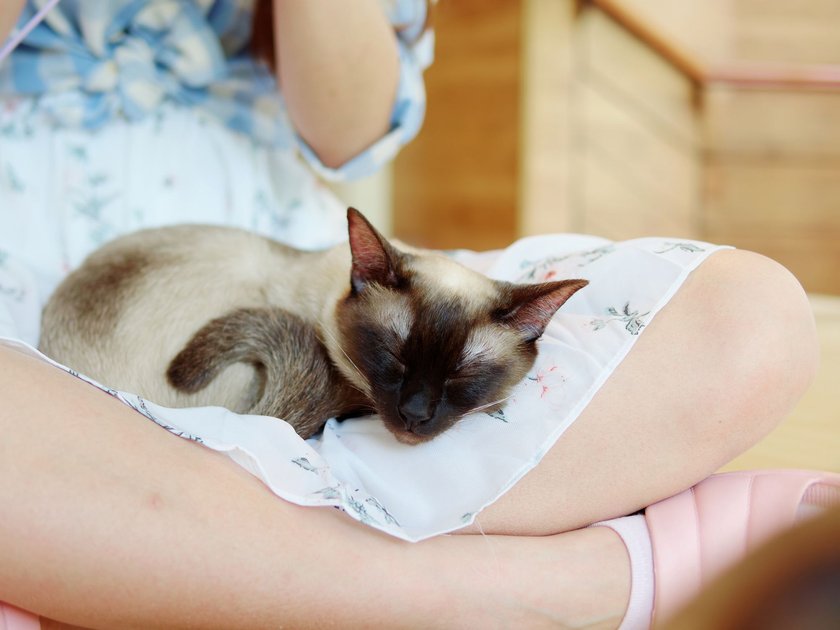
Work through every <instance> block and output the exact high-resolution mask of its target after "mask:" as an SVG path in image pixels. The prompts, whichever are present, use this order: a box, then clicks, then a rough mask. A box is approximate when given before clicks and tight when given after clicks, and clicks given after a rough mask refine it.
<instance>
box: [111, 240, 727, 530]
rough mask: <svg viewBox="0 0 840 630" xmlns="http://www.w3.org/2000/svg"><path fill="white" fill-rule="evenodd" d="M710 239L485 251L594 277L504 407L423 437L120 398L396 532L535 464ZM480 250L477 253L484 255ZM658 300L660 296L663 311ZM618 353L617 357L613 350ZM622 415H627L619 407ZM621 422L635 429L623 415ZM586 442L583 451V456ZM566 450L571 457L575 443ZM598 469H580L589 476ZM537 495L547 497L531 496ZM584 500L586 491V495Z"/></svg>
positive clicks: (567, 482) (509, 269)
mask: <svg viewBox="0 0 840 630" xmlns="http://www.w3.org/2000/svg"><path fill="white" fill-rule="evenodd" d="M712 251H714V248H713V247H709V246H707V245H705V244H701V243H691V242H681V243H673V242H668V241H662V240H660V239H642V240H640V241H632V242H628V243H610V242H608V241H603V240H600V239H592V238H589V237H563V236H554V237H551V236H549V237H537V238H531V239H526V240H525V241H521V242H518V243H516V244H514V245H513V246H511V247H510V248H508V249H506V250H503V251H502V252H498V253H496V254H495V255H494V260H495V262H493V263H492V264H491V265H490V267H489V269H488V272H489V273H490V274H491V275H493V276H494V277H497V278H500V279H506V280H513V281H539V280H543V279H551V278H554V277H574V276H582V277H586V278H587V279H589V280H590V281H591V283H590V286H589V287H587V289H586V290H585V293H586V295H584V296H583V298H582V299H578V296H575V298H573V300H571V301H570V302H569V303H568V304H567V305H566V306H564V308H563V309H561V312H560V314H559V315H558V317H557V318H555V321H554V322H552V325H551V326H550V327H549V329H548V331H547V332H546V335H545V336H544V339H543V341H542V342H541V350H540V357H539V359H538V362H537V364H536V365H535V367H534V369H533V370H532V374H531V375H530V376H529V378H528V379H526V381H524V382H523V384H522V385H521V386H520V387H519V388H517V390H516V391H515V392H514V396H513V398H512V400H511V401H509V403H508V405H507V406H506V408H505V409H504V411H503V412H502V413H500V414H493V415H490V416H488V415H487V414H477V416H476V417H473V418H469V419H468V420H469V422H467V420H464V421H462V423H461V424H460V425H459V426H458V427H455V429H453V430H451V431H450V432H449V433H447V434H446V435H444V436H441V437H440V438H438V440H436V441H435V442H433V443H432V444H430V445H426V447H425V448H424V449H420V448H412V447H405V446H403V445H399V444H396V443H394V442H393V440H392V439H388V438H389V436H388V435H387V434H386V432H385V431H383V430H381V429H382V427H381V426H380V423H378V422H377V421H376V420H375V418H372V419H365V420H354V421H348V422H345V423H341V424H336V423H330V424H328V426H327V429H326V430H325V431H324V435H323V436H322V437H321V438H319V439H318V440H313V441H311V442H310V444H304V443H303V442H302V441H300V440H299V439H297V438H296V436H294V435H293V434H290V432H289V431H288V430H287V429H288V427H287V426H286V425H284V424H282V423H277V422H276V421H275V420H273V419H268V418H256V417H247V418H237V417H234V416H233V414H230V413H229V412H225V411H224V410H221V409H216V410H207V409H202V410H168V409H163V408H157V407H156V406H154V405H153V404H150V403H147V402H146V401H142V400H140V399H138V398H136V397H132V396H130V395H127V396H122V399H123V401H124V402H127V403H128V404H129V405H131V406H133V407H135V408H136V409H138V410H139V411H141V412H143V413H146V415H147V416H149V417H150V418H152V419H154V420H156V421H157V422H158V423H159V424H161V425H164V426H167V427H171V428H173V430H174V432H177V433H178V434H179V435H182V436H185V437H196V438H197V439H198V440H199V441H202V442H203V443H204V444H205V445H206V446H209V447H210V448H214V449H217V450H221V451H223V452H227V453H229V454H231V456H232V457H235V458H236V460H237V461H238V462H240V463H242V464H243V465H244V466H246V467H247V468H248V469H249V470H252V471H254V472H255V474H257V475H259V476H260V477H261V478H262V479H263V480H264V481H265V482H266V483H267V484H268V485H269V487H271V489H272V490H273V491H274V492H275V493H276V494H278V495H279V496H281V497H283V498H286V499H288V500H291V501H293V502H296V503H300V504H302V505H340V506H342V507H343V509H345V510H346V511H348V512H350V513H351V514H353V515H354V516H355V517H356V518H357V519H358V520H361V521H363V522H367V523H369V524H373V525H374V526H378V527H380V528H382V529H385V530H386V531H390V532H391V533H394V534H395V535H397V536H400V537H405V538H408V539H418V538H424V537H428V536H430V535H433V534H435V533H439V532H442V531H451V530H454V529H459V528H460V527H462V526H463V524H466V523H468V522H469V521H470V518H472V517H473V515H474V514H475V513H477V512H479V510H480V509H481V508H482V507H483V506H485V505H488V504H491V503H492V502H493V501H495V500H497V499H498V497H499V496H500V495H503V494H504V492H505V491H507V489H508V488H509V487H511V486H512V485H513V484H514V482H515V481H516V480H517V479H519V478H520V477H521V476H522V475H523V474H525V473H526V472H527V471H528V470H531V469H532V468H533V467H534V466H535V465H537V463H538V462H539V459H540V458H541V457H542V456H543V454H544V453H546V452H547V451H548V450H549V448H550V447H551V446H552V445H553V444H554V442H555V441H556V440H557V439H558V438H559V437H560V435H561V434H562V433H563V431H565V430H567V429H568V427H570V426H572V427H574V425H575V424H577V423H578V422H580V420H579V419H578V420H577V421H576V418H578V415H579V414H580V413H581V411H583V412H584V414H589V415H591V414H592V412H591V411H590V410H588V409H587V407H586V405H587V404H588V403H589V401H590V400H592V397H593V396H594V395H595V392H597V391H598V388H599V387H602V386H603V383H604V382H605V381H607V383H610V382H611V381H613V380H614V378H613V377H611V376H610V374H611V373H612V371H613V370H614V369H615V367H616V365H619V364H620V363H621V360H622V358H623V357H624V355H625V354H626V353H627V352H628V351H629V352H630V353H631V356H633V355H636V354H638V353H637V351H636V350H635V348H636V345H635V344H638V343H642V344H643V345H649V344H650V342H649V341H647V339H648V337H649V336H651V335H652V334H653V333H652V332H650V331H653V330H654V329H653V328H651V329H650V331H649V330H648V328H649V326H650V325H651V322H654V323H655V322H656V321H658V319H659V317H661V316H666V315H663V314H664V313H667V312H668V310H670V309H669V307H668V306H667V303H668V300H669V299H670V298H671V296H672V295H673V294H674V292H677V291H678V290H679V287H680V286H681V285H682V283H683V282H684V281H685V280H686V278H689V284H691V282H692V281H691V278H693V276H694V275H695V274H696V273H699V272H694V274H690V272H691V270H692V269H694V267H695V266H696V265H698V264H700V263H701V261H702V260H704V259H705V257H706V256H708V255H709V254H710V253H711V252H712ZM462 260H463V261H464V262H465V263H466V264H471V260H470V256H469V255H463V256H462ZM480 264H482V265H484V266H486V265H487V257H486V256H482V257H481V261H480ZM702 267H703V268H705V267H706V265H705V264H704V265H702ZM581 293H584V292H581ZM679 293H680V294H682V293H684V291H682V290H680V291H679ZM689 302H690V304H689V305H688V308H687V309H685V310H687V311H689V312H690V313H699V314H702V313H705V312H706V311H707V310H708V309H709V305H708V304H707V303H705V302H703V301H701V300H698V299H697V298H696V297H694V296H692V297H691V299H690V300H689ZM663 306H665V309H666V310H665V311H662V312H661V313H660V309H662V307H663ZM658 313H660V314H658ZM677 319H678V322H679V327H682V328H683V329H684V328H685V325H686V322H687V323H688V324H691V321H690V320H691V317H683V316H680V317H678V318H677ZM683 319H685V320H686V321H685V322H683ZM640 332H641V333H642V334H639V333H640ZM675 334H676V336H679V335H684V334H687V331H685V330H677V331H676V333H675ZM654 345H655V344H654ZM655 354H656V353H655V352H653V353H645V354H643V355H642V356H643V357H645V358H644V359H642V361H641V363H640V367H636V368H633V369H632V371H631V372H630V376H629V377H628V378H629V379H630V381H631V382H632V380H633V375H634V373H636V374H639V373H642V372H643V371H644V370H648V371H650V368H651V366H650V365H649V363H650V362H651V361H654V362H656V361H659V360H660V359H659V358H657V357H656V356H655ZM626 361H627V359H625V362H626ZM621 367H622V369H623V370H624V371H626V368H625V367H623V364H622V365H621ZM654 370H655V368H654ZM653 380H654V381H655V380H656V379H655V378H654V379H653ZM613 387H614V386H613ZM611 388H612V387H611ZM642 391H646V390H645V389H644V388H642ZM599 398H603V396H599ZM600 413H602V414H603V413H609V412H608V411H604V412H600ZM631 421H633V419H632V417H630V416H625V417H622V418H620V419H619V422H625V423H627V422H631ZM587 424H590V423H587ZM627 426H628V427H629V428H631V429H632V427H633V426H634V425H629V424H628V425H627ZM636 426H637V427H638V425H636ZM655 428H656V427H653V426H651V427H648V428H646V429H645V430H653V429H655ZM689 428H690V427H689ZM576 433H577V430H576ZM572 435H575V433H573V434H572ZM622 435H623V428H622V426H620V425H619V424H618V423H617V422H614V423H613V426H612V427H611V430H610V431H608V432H605V434H604V435H593V436H592V438H591V439H590V438H586V437H581V438H569V437H565V436H564V437H563V438H562V439H561V440H560V441H561V445H558V446H556V447H555V448H554V449H553V450H554V451H557V450H558V449H561V450H562V449H569V450H570V451H572V452H574V453H575V454H576V456H577V457H578V458H583V459H584V460H586V461H596V460H595V459H594V457H595V455H596V454H598V453H600V452H603V451H602V449H601V447H600V443H601V442H603V443H607V442H609V441H610V440H611V439H616V438H617V437H618V438H619V442H621V439H622V438H621V437H620V436H622ZM584 436H585V434H584ZM655 438H656V436H654V437H651V438H650V439H651V440H654V439H655ZM663 441H665V440H663ZM570 443H571V444H570ZM313 448H314V449H315V450H313ZM590 451H591V453H592V454H593V455H592V457H591V458H590V459H588V460H587V459H586V458H587V457H589V455H588V454H589V453H590ZM631 459H632V458H631ZM563 461H564V462H570V461H575V457H564V458H563ZM541 468H544V467H541ZM418 470H422V471H423V472H422V474H418V473H417V472H416V471H418ZM561 471H562V474H561V475H560V476H559V478H558V479H563V485H562V486H561V487H560V488H559V489H558V492H560V493H561V495H560V496H558V499H559V498H561V497H562V493H563V492H572V490H571V489H572V488H574V487H577V485H578V484H579V481H578V478H577V477H576V475H574V474H572V473H573V472H574V469H570V470H564V469H562V467H561ZM534 475H535V473H532V474H531V475H530V476H529V477H528V478H529V479H533V478H534ZM595 478H597V476H596V475H593V474H586V475H583V479H586V480H590V481H589V483H591V480H592V479H595ZM553 481H556V480H553ZM530 483H531V482H526V486H527V485H529V484H530ZM678 489H682V488H678ZM516 494H518V492H517V493H515V495H514V496H516ZM540 496H542V499H540ZM530 500H531V501H532V502H533V506H532V507H531V508H530V509H532V510H534V511H536V512H539V511H542V512H543V513H546V514H549V513H553V512H554V511H555V510H554V508H552V504H554V503H556V499H555V497H553V496H551V497H549V496H547V495H545V494H543V495H539V494H535V495H533V496H531V497H530ZM541 500H542V501H543V502H545V505H542V506H541V505H540V501H541ZM561 503H562V502H561ZM504 504H505V505H513V504H515V501H514V502H511V501H505V502H504ZM591 505H592V503H591V501H587V502H586V503H585V504H584V506H590V507H591ZM618 505H619V506H623V505H624V504H623V503H619V504H618ZM395 506H396V507H395ZM584 506H582V507H581V509H582V510H583V511H582V512H581V513H580V514H576V512H575V509H574V508H573V507H571V506H567V507H565V508H564V509H563V510H562V512H563V514H564V515H566V516H565V518H568V519H570V520H568V521H567V520H563V519H562V518H561V519H560V520H559V521H558V525H557V526H558V527H561V528H562V529H566V528H568V527H569V526H570V525H571V524H572V523H578V524H579V523H582V522H584V521H585V520H586V514H587V512H586V508H585V507H584ZM604 507H605V508H606V507H608V506H606V505H605V506H604ZM526 509H527V508H526ZM497 511H498V510H493V509H491V510H490V511H488V512H486V513H487V514H494V513H496V512H497ZM597 514H598V512H597V510H596V515H597ZM513 516H516V515H513ZM596 518H597V516H596ZM377 519H378V521H379V522H378V523H377V522H376V521H377ZM576 519H577V520H576ZM516 520H517V522H519V523H523V524H524V523H528V522H529V520H530V519H529V518H522V517H518V516H516ZM546 526H547V527H549V528H551V527H552V526H551V525H548V524H547V525H546ZM554 531H559V530H558V529H554Z"/></svg>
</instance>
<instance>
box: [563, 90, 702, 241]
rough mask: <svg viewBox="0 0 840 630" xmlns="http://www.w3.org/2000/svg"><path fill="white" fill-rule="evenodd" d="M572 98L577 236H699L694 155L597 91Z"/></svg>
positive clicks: (624, 106) (696, 173) (578, 93)
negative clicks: (580, 218) (578, 189)
mask: <svg viewBox="0 0 840 630" xmlns="http://www.w3.org/2000/svg"><path fill="white" fill-rule="evenodd" d="M574 94H575V116H576V117H575V128H576V129H578V131H579V135H577V136H576V144H575V151H574V152H575V154H576V155H577V156H579V159H578V161H577V162H576V164H577V166H576V168H577V170H578V173H579V174H580V175H581V177H580V178H579V179H578V180H577V182H578V185H579V186H582V187H583V191H582V193H581V194H580V195H579V198H580V199H581V203H582V208H583V209H584V210H583V221H582V224H581V225H580V226H579V227H578V229H579V230H583V231H590V230H596V231H598V232H599V233H601V234H603V235H606V236H608V237H609V238H632V237H636V236H644V235H650V234H668V235H674V236H683V237H695V238H696V237H698V236H699V232H698V229H699V223H698V215H697V200H698V190H697V186H698V166H699V165H698V160H697V157H696V156H695V154H694V152H693V151H692V150H690V149H689V148H686V147H681V146H679V145H675V144H674V143H673V142H672V141H671V138H670V137H667V136H668V134H667V133H665V134H663V132H662V130H661V128H660V127H658V126H656V125H653V126H651V125H650V123H649V120H648V119H647V118H645V117H641V118H640V117H638V114H637V112H636V111H634V109H633V108H632V107H627V106H626V105H625V103H623V102H621V100H620V99H619V101H615V100H612V99H611V98H610V97H611V96H613V95H612V94H611V93H609V92H608V93H607V94H602V93H601V92H600V90H599V89H598V88H597V86H590V85H577V86H576V87H575V90H574ZM663 135H664V136H666V137H663ZM573 185H574V184H573Z"/></svg>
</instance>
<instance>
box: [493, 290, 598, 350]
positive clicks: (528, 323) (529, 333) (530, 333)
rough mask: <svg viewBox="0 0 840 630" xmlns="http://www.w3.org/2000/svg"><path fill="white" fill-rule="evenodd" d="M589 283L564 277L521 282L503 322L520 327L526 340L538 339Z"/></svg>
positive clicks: (506, 310)
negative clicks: (574, 296)
mask: <svg viewBox="0 0 840 630" xmlns="http://www.w3.org/2000/svg"><path fill="white" fill-rule="evenodd" d="M587 284H589V281H587V280H561V281H560V282H543V283H541V284H525V285H517V286H515V287H514V288H513V291H512V299H511V301H510V303H509V306H508V307H507V308H506V309H505V312H504V314H503V315H502V321H503V322H504V323H506V324H508V325H509V326H513V327H514V328H516V329H518V330H519V331H520V332H521V333H522V336H523V337H524V338H525V339H526V340H528V341H533V340H536V339H538V338H539V337H540V336H541V335H542V334H543V332H544V331H545V327H546V326H548V322H550V321H551V318H552V317H554V314H555V313H556V312H557V309H559V308H560V307H561V306H563V304H565V302H566V300H568V299H569V298H570V297H572V296H573V295H574V294H575V293H576V292H577V291H578V290H579V289H582V288H583V287H585V286H586V285H587Z"/></svg>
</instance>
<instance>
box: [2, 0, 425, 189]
mask: <svg viewBox="0 0 840 630" xmlns="http://www.w3.org/2000/svg"><path fill="white" fill-rule="evenodd" d="M44 3H45V0H29V2H28V3H27V5H26V7H25V9H24V12H23V14H22V16H21V19H20V22H19V26H23V25H24V24H25V23H26V22H27V21H29V19H31V18H32V16H33V15H35V13H36V12H37V10H38V9H39V8H40V7H41V6H42V5H43V4H44ZM254 5H255V0H109V1H108V2H84V1H79V0H62V1H61V2H59V4H58V5H57V6H56V7H55V8H54V9H52V10H51V11H50V12H49V13H48V14H47V16H46V18H45V19H44V20H43V22H41V23H40V24H39V25H38V26H37V27H36V28H35V29H34V30H33V31H32V32H31V33H30V34H29V35H28V36H27V37H26V38H25V39H24V41H23V43H22V44H21V45H20V46H19V47H18V48H17V49H16V50H15V51H14V52H13V53H12V55H11V57H10V58H9V59H8V60H6V61H5V62H3V63H0V98H2V97H12V96H20V95H28V96H33V97H38V100H37V103H38V110H39V112H40V113H41V114H42V116H43V117H44V119H45V121H46V122H48V123H49V124H52V125H62V126H67V127H71V128H73V127H75V128H84V129H87V130H95V129H99V128H101V127H102V126H104V125H106V124H108V123H109V122H112V121H113V120H114V119H116V118H123V119H126V120H131V121H138V120H142V119H144V118H147V117H150V116H153V115H154V114H155V113H156V112H157V111H158V110H159V108H160V106H161V105H162V104H164V103H175V104H179V105H182V106H185V107H190V108H196V109H198V110H200V111H202V112H204V113H206V114H207V115H209V116H212V117H215V118H217V119H218V120H219V121H221V122H222V123H223V124H225V125H226V126H228V127H229V128H230V129H233V130H235V131H237V132H240V133H242V134H244V135H246V136H248V137H250V138H253V139H254V140H255V141H257V142H260V143H262V144H268V145H270V146H274V147H280V148H284V149H286V150H292V149H299V150H300V152H301V153H302V154H303V155H304V157H305V158H306V159H307V160H308V161H309V162H310V163H311V164H312V166H313V168H315V169H316V170H317V171H318V173H319V174H320V175H321V176H323V177H326V178H329V179H334V180H345V179H354V178H358V177H363V176H365V175H369V174H371V173H373V172H375V171H377V170H378V169H379V168H380V167H381V166H382V165H383V164H385V163H387V162H388V161H389V160H390V159H391V158H393V157H394V155H395V154H396V153H397V151H398V150H399V148H400V147H401V146H402V145H404V144H405V143H406V142H408V141H409V140H410V139H411V138H413V137H414V136H415V135H416V134H417V132H418V131H419V129H420V126H421V124H422V121H423V115H424V111H425V92H424V89H423V78H422V72H423V70H424V69H425V68H426V67H427V66H428V65H429V64H430V63H431V59H432V33H431V32H430V31H426V32H424V31H423V25H424V24H425V22H426V17H427V16H426V3H425V2H424V1H422V0H392V1H383V9H384V10H385V12H386V14H387V15H388V17H389V19H390V20H391V22H392V24H394V26H395V29H396V33H397V40H398V45H399V54H400V61H401V64H400V67H401V75H400V81H399V87H398V91H397V95H396V99H395V103H394V107H393V113H392V120H391V131H390V132H389V133H388V134H387V135H386V136H385V137H383V138H382V139H380V140H379V141H378V142H377V143H375V144H374V145H373V146H372V147H370V148H369V149H368V150H366V151H364V152H363V153H362V154H360V155H358V156H357V157H356V158H354V159H352V160H350V161H349V162H348V163H347V164H345V165H343V166H342V167H341V168H339V169H331V168H327V167H325V166H324V165H323V164H322V163H321V162H320V161H319V160H318V158H317V157H316V156H315V154H314V153H313V152H312V151H311V150H310V149H309V148H308V147H307V146H306V144H305V143H304V142H303V141H302V140H301V139H300V138H299V137H298V136H297V135H296V134H295V132H294V130H293V128H292V126H291V124H290V123H289V119H288V116H287V114H286V108H285V105H284V103H283V99H282V96H281V95H280V93H279V92H278V90H277V83H276V80H275V78H274V74H273V73H272V72H271V71H270V69H269V68H268V67H267V66H266V65H265V64H263V63H262V62H260V61H257V60H255V59H253V58H252V57H251V56H250V55H249V54H248V43H249V40H250V36H251V21H252V19H253V11H254ZM372 62H373V63H375V60H372Z"/></svg>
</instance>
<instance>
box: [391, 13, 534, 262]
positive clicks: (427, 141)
mask: <svg viewBox="0 0 840 630" xmlns="http://www.w3.org/2000/svg"><path fill="white" fill-rule="evenodd" d="M520 4H521V3H520V1H519V0H444V1H443V2H440V3H438V5H437V7H436V10H435V15H434V27H435V33H436V37H437V44H436V49H435V50H436V52H435V57H436V60H435V63H434V64H433V66H432V67H431V68H430V69H429V70H428V72H427V75H426V86H427V93H428V110H427V115H426V122H425V124H424V127H423V131H422V132H421V134H420V136H419V137H418V138H417V139H416V140H415V141H414V142H413V143H412V144H411V145H409V146H408V147H406V148H405V149H404V150H403V152H402V153H401V154H400V156H399V157H398V158H397V160H396V162H395V164H394V234H395V235H396V236H397V237H398V238H401V239H404V240H406V241H407V242H410V243H412V244H415V245H421V246H426V247H437V248H455V247H466V248H473V249H490V248H493V247H500V246H504V245H506V244H508V243H510V241H512V240H513V239H514V238H515V236H516V209H517V195H518V176H519V118H520V69H521V63H520V55H521V53H520V50H521V46H520V44H521V28H520V26H521V25H520Z"/></svg>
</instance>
